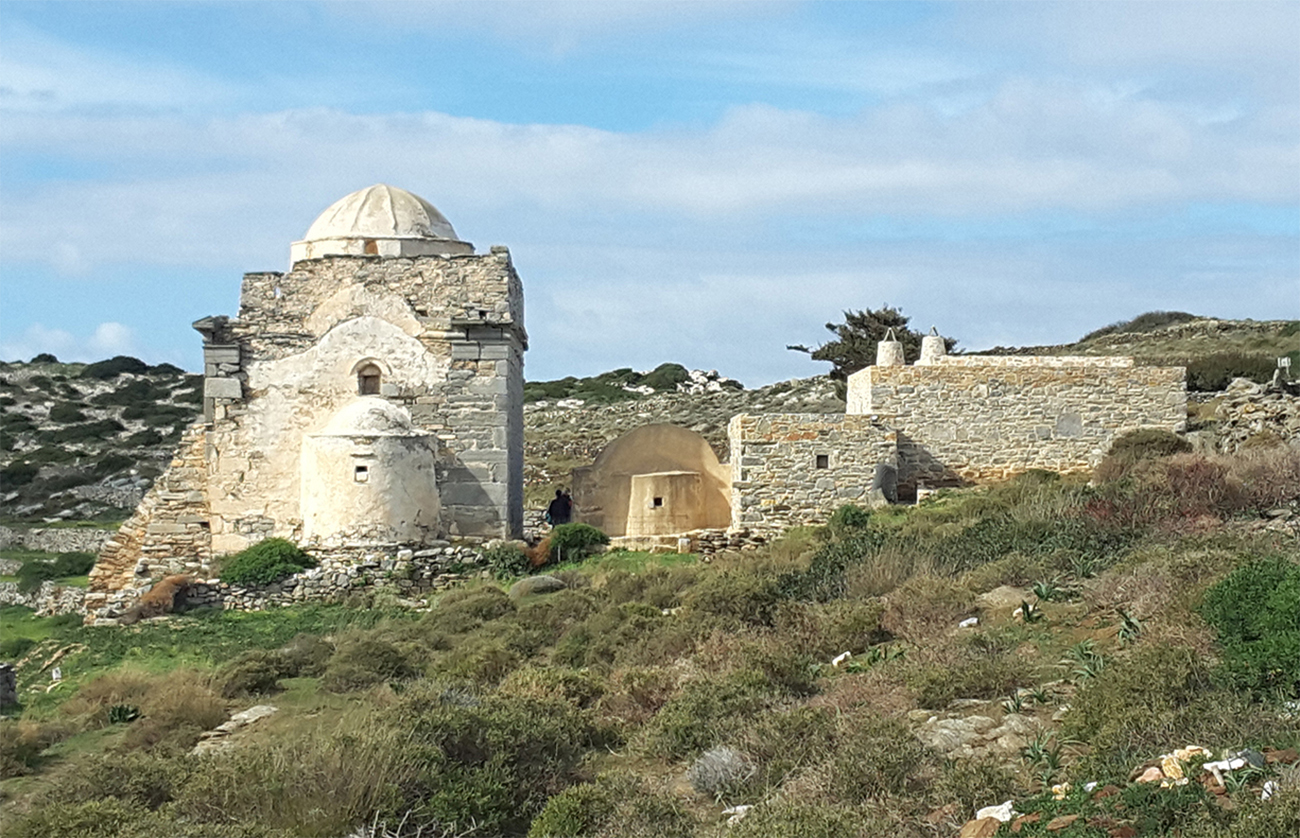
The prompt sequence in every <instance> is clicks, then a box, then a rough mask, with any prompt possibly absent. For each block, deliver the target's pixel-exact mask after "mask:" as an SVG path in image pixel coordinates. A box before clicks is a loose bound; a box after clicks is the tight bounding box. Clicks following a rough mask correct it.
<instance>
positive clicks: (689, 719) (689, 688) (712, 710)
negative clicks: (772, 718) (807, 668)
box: [638, 673, 767, 759]
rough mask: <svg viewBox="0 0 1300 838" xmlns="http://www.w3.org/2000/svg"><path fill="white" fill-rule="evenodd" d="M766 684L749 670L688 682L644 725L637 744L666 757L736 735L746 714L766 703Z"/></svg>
mask: <svg viewBox="0 0 1300 838" xmlns="http://www.w3.org/2000/svg"><path fill="white" fill-rule="evenodd" d="M765 687H766V685H765V684H764V683H763V679H762V678H761V677H755V676H754V675H752V674H747V673H736V674H734V675H731V676H728V677H727V678H723V679H718V680H713V679H709V680H701V681H694V682H692V683H689V684H687V685H686V687H685V688H684V689H683V690H682V692H681V693H680V694H678V695H677V696H676V697H674V698H672V699H670V700H669V701H668V703H667V704H665V705H664V706H663V708H662V709H660V711H659V712H658V713H656V714H655V717H654V718H653V719H651V720H650V723H649V724H647V725H646V726H645V727H644V728H642V729H641V731H640V732H639V733H638V746H639V748H640V750H642V751H644V752H645V753H647V754H649V755H651V756H658V757H664V758H666V759H684V758H686V757H691V756H695V755H697V754H700V753H703V752H704V751H705V750H707V749H708V748H711V747H713V746H714V745H716V744H717V743H718V742H719V741H721V740H724V739H726V738H728V737H730V736H731V735H733V734H734V733H735V732H736V731H737V730H738V729H739V728H740V727H741V726H742V725H744V724H745V717H746V716H748V715H750V714H752V713H754V712H755V711H757V710H759V709H761V708H762V707H763V706H764V705H765V704H766V703H767V690H766V688H765Z"/></svg>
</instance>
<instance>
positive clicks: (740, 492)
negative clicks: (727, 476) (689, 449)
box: [728, 413, 897, 529]
mask: <svg viewBox="0 0 1300 838" xmlns="http://www.w3.org/2000/svg"><path fill="white" fill-rule="evenodd" d="M728 433H729V435H730V437H731V470H732V484H731V525H732V527H733V528H739V527H756V528H763V529H785V528H787V527H793V526H800V525H803V524H811V523H820V522H824V521H825V520H826V518H827V516H828V515H829V514H830V513H831V512H833V511H834V510H835V509H836V508H837V507H839V506H841V505H843V504H846V503H858V504H865V503H867V501H868V495H869V493H870V490H871V488H872V485H873V482H874V481H875V476H876V470H877V467H878V466H880V465H882V464H883V465H892V464H893V462H894V460H895V457H896V451H897V434H896V433H895V432H894V431H893V430H891V429H890V428H888V427H886V426H884V425H883V424H881V423H880V422H879V421H877V420H876V418H875V417H872V416H837V415H834V414H821V413H776V414H769V415H760V416H751V415H747V414H741V415H739V416H736V417H734V418H733V419H732V420H731V424H730V426H729V427H728Z"/></svg>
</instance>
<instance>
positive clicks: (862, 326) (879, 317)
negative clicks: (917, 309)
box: [786, 305, 957, 389]
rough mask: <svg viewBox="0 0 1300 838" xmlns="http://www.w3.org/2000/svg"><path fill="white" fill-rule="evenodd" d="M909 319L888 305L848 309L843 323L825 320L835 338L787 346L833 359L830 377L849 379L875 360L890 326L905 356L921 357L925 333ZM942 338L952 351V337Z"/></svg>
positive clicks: (828, 359)
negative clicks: (817, 343)
mask: <svg viewBox="0 0 1300 838" xmlns="http://www.w3.org/2000/svg"><path fill="white" fill-rule="evenodd" d="M910 320H911V318H910V317H908V316H907V315H905V314H903V312H902V310H901V309H897V308H894V307H893V306H889V305H886V306H882V307H880V308H878V309H876V310H875V311H872V310H871V309H867V310H865V311H845V312H844V322H843V323H827V324H826V330H827V331H828V332H832V333H833V334H834V335H835V340H831V341H827V342H826V343H823V344H822V345H821V346H819V347H817V348H816V349H809V348H808V347H806V346H787V347H786V349H793V350H794V351H795V352H806V353H808V354H809V355H811V356H812V359H813V360H814V361H830V362H831V365H832V367H831V372H830V376H831V378H833V379H834V380H836V381H847V380H848V377H849V376H850V375H852V374H853V373H855V372H857V371H858V370H860V369H862V368H863V367H868V366H870V365H872V364H874V363H875V362H876V344H877V343H879V342H880V341H882V340H884V339H885V335H886V334H887V333H888V332H889V330H890V329H893V330H894V337H895V338H897V339H898V340H899V341H902V344H903V356H904V358H906V360H907V361H908V362H909V363H910V362H913V361H915V360H916V359H918V358H920V357H921V338H922V337H923V336H924V333H923V332H917V331H913V330H912V329H909V328H908V327H907V324H908V322H909V321H910ZM943 342H944V345H945V346H947V347H948V351H949V352H951V351H952V350H953V349H955V348H956V346H957V341H956V340H954V339H953V338H944V339H943ZM837 389H842V388H837Z"/></svg>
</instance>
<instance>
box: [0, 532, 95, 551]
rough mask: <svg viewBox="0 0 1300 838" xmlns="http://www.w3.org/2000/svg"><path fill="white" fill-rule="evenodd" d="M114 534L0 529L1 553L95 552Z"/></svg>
mask: <svg viewBox="0 0 1300 838" xmlns="http://www.w3.org/2000/svg"><path fill="white" fill-rule="evenodd" d="M113 532H114V531H113V530H99V529H91V528H83V527H34V528H32V529H23V528H20V527H0V550H7V549H9V548H11V547H22V548H23V549H26V550H45V551H47V552H50V553H98V552H99V548H100V547H102V546H103V545H104V542H105V541H108V540H109V539H110V538H112V537H113Z"/></svg>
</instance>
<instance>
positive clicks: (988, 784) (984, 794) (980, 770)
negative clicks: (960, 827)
mask: <svg viewBox="0 0 1300 838" xmlns="http://www.w3.org/2000/svg"><path fill="white" fill-rule="evenodd" d="M935 789H936V791H937V792H938V794H939V798H940V800H941V801H942V802H943V803H956V804H957V805H958V806H959V807H960V808H959V809H958V812H959V813H961V814H963V815H965V814H967V813H973V812H974V811H975V810H976V809H978V808H979V807H981V806H985V805H987V804H988V803H990V802H991V801H995V800H1006V799H1007V798H1009V797H1011V796H1012V795H1013V794H1014V793H1015V791H1016V777H1015V774H1013V773H1012V772H1011V771H1009V770H1008V769H1007V767H1006V766H1005V765H1004V764H1003V763H1002V762H1001V761H1000V760H998V759H996V758H994V757H976V758H973V759H964V760H959V761H955V762H949V763H947V764H946V765H945V766H944V767H943V770H942V773H941V774H940V775H939V779H938V781H937V782H936V783H935Z"/></svg>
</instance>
